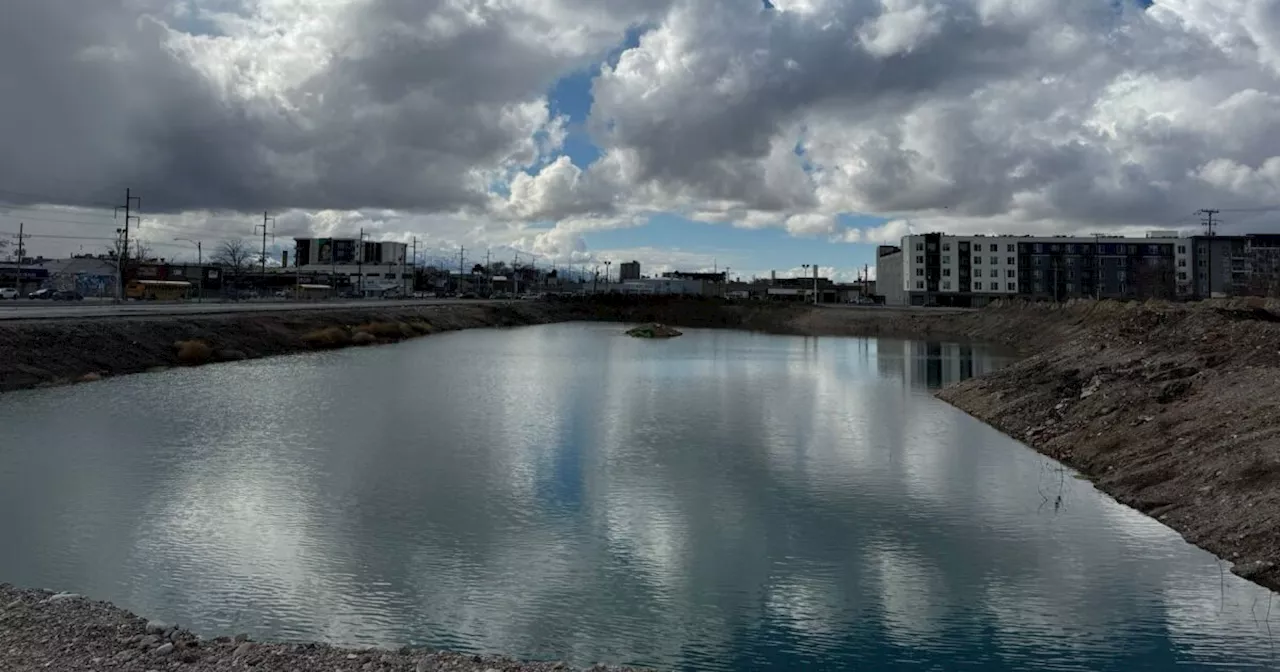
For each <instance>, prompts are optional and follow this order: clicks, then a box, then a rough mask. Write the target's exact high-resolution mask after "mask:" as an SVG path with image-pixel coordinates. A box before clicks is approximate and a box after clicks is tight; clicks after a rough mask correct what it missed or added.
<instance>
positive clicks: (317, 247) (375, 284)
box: [281, 238, 414, 296]
mask: <svg viewBox="0 0 1280 672" xmlns="http://www.w3.org/2000/svg"><path fill="white" fill-rule="evenodd" d="M281 270H282V271H283V272H293V273H297V274H299V275H300V276H305V277H306V278H307V279H308V281H309V282H314V283H324V284H331V285H334V286H335V287H337V288H339V289H345V290H347V291H354V292H358V293H363V294H364V295H365V296H382V295H385V294H388V293H405V294H408V293H411V292H413V270H414V269H413V268H412V265H411V264H410V263H409V261H408V245H406V244H404V243H395V242H381V241H368V240H366V241H363V242H362V241H360V240H358V239H356V238H295V239H294V266H293V267H292V268H285V269H281Z"/></svg>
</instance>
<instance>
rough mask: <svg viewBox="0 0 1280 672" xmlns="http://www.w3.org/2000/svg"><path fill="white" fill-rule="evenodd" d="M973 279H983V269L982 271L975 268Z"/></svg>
mask: <svg viewBox="0 0 1280 672" xmlns="http://www.w3.org/2000/svg"><path fill="white" fill-rule="evenodd" d="M973 277H975V278H981V277H982V269H981V268H975V269H973Z"/></svg>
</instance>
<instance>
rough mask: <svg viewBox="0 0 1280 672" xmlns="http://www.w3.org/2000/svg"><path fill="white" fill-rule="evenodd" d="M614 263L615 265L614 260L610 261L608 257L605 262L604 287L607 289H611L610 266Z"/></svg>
mask: <svg viewBox="0 0 1280 672" xmlns="http://www.w3.org/2000/svg"><path fill="white" fill-rule="evenodd" d="M612 265H613V262H612V261H610V260H608V259H606V260H605V262H604V288H605V289H606V290H607V289H609V267H610V266H612Z"/></svg>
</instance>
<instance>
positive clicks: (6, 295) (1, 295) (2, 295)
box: [0, 287, 18, 299]
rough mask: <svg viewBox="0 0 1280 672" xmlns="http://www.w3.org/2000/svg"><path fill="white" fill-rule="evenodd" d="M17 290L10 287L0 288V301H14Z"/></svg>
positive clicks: (16, 296)
mask: <svg viewBox="0 0 1280 672" xmlns="http://www.w3.org/2000/svg"><path fill="white" fill-rule="evenodd" d="M16 298H18V290H16V289H14V288H12V287H0V299H16Z"/></svg>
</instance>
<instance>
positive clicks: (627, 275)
mask: <svg viewBox="0 0 1280 672" xmlns="http://www.w3.org/2000/svg"><path fill="white" fill-rule="evenodd" d="M639 279H640V262H638V261H624V262H622V263H621V264H619V265H618V281H619V282H626V281H627V280H639Z"/></svg>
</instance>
